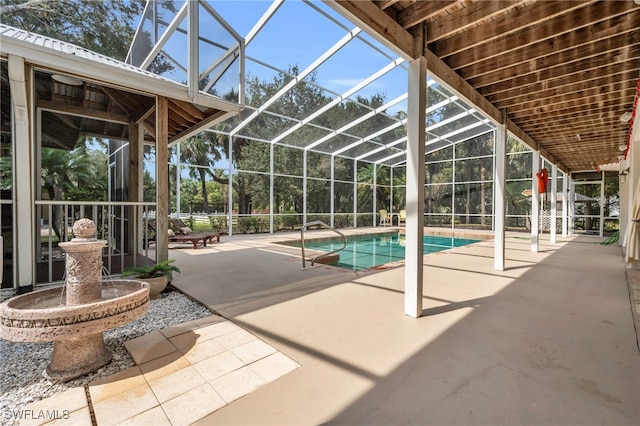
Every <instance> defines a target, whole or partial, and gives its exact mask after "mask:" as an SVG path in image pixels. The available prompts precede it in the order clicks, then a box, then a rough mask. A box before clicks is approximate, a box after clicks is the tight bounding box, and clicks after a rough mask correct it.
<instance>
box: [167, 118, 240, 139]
mask: <svg viewBox="0 0 640 426" xmlns="http://www.w3.org/2000/svg"><path fill="white" fill-rule="evenodd" d="M232 115H233V114H231V113H229V112H226V111H218V110H211V111H210V113H209V115H208V116H207V117H206V118H205V119H204V120H202V121H200V122H199V123H197V124H196V125H194V126H191V127H189V128H187V129H184V130H183V131H181V132H179V133H177V134H175V135H173V137H171V138H170V139H169V146H171V145H174V144H176V143H178V142H180V141H182V140H185V139H186V138H188V137H191V136H193V135H195V134H197V133H200V132H202V131H204V130H205V129H207V128H209V127H211V126H213V125H215V124H217V123H220V122H222V121H224V120H226V119H227V118H228V117H231V116H232Z"/></svg>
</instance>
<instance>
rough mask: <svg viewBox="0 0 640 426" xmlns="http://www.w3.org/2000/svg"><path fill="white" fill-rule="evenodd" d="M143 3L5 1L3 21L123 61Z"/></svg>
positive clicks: (141, 0)
mask: <svg viewBox="0 0 640 426" xmlns="http://www.w3.org/2000/svg"><path fill="white" fill-rule="evenodd" d="M144 5H145V1H144V0H100V1H95V0H27V1H25V0H3V2H2V5H1V6H0V21H1V22H2V23H3V24H7V25H11V26H14V27H17V28H21V29H23V30H26V31H32V32H35V33H38V34H42V35H44V36H47V37H52V38H56V39H59V40H64V41H67V42H70V43H73V44H77V45H79V46H82V47H84V48H86V49H89V50H92V51H94V52H97V53H102V54H104V55H107V56H109V57H112V58H115V59H118V60H124V59H125V58H126V56H127V52H128V50H129V45H130V44H131V40H132V39H133V34H134V32H135V24H136V21H137V19H138V17H139V16H140V15H141V13H142V10H143V9H144Z"/></svg>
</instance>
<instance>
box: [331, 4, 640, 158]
mask: <svg viewBox="0 0 640 426" xmlns="http://www.w3.org/2000/svg"><path fill="white" fill-rule="evenodd" d="M636 1H638V0H636ZM333 3H334V4H333V6H334V7H336V8H337V9H338V10H340V11H341V12H343V13H345V14H347V15H348V16H350V17H351V18H352V19H353V20H354V21H355V22H357V23H359V24H360V25H362V26H364V27H365V28H367V27H368V28H369V29H371V30H373V31H375V32H377V33H378V34H379V35H380V36H381V37H382V38H384V39H385V40H386V42H387V43H388V44H392V45H394V46H395V47H397V48H398V49H400V51H401V52H404V53H405V54H406V55H407V56H409V57H411V58H416V57H418V56H420V55H421V54H423V55H425V56H426V59H427V67H428V69H429V70H430V71H431V72H433V73H434V74H435V75H436V76H437V77H438V78H440V79H441V80H442V81H443V82H444V83H446V84H448V85H450V86H452V87H453V88H454V89H455V90H456V91H458V92H460V93H461V94H462V95H463V96H465V97H467V98H468V99H469V100H470V101H471V102H473V103H474V104H476V105H477V106H479V107H480V108H482V109H483V110H484V111H485V112H487V113H488V114H489V115H490V116H491V118H494V119H496V120H497V121H500V119H501V117H502V112H501V111H504V110H506V111H507V114H508V118H509V120H510V122H509V123H508V127H509V130H510V131H511V132H512V133H514V134H516V136H518V137H520V138H522V139H524V141H525V142H527V143H528V144H529V145H531V146H532V147H534V148H537V149H539V150H540V151H541V153H542V154H543V155H544V156H545V157H547V158H548V159H549V160H551V161H552V162H555V163H557V164H558V166H559V167H560V168H561V169H562V170H564V171H582V170H594V169H595V168H596V166H598V165H602V164H606V163H611V162H616V161H618V156H619V155H620V153H621V152H620V150H619V147H620V145H623V144H626V143H627V140H628V133H629V122H622V121H621V119H620V117H621V116H622V115H623V114H624V113H626V112H628V113H631V112H632V110H633V105H634V98H635V96H636V92H637V87H638V79H639V77H640V74H639V70H640V5H639V4H636V3H635V2H634V0H608V1H548V0H545V1H536V0H520V1H504V0H492V1H489V0H453V1H440V0H426V1H416V0H374V1H370V0H366V1H360V0H357V1H343V0H338V1H336V2H333ZM638 3H640V1H638Z"/></svg>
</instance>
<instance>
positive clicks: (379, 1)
mask: <svg viewBox="0 0 640 426" xmlns="http://www.w3.org/2000/svg"><path fill="white" fill-rule="evenodd" d="M399 1H400V0H375V1H374V3H375V5H376V6H378V7H379V8H380V9H382V10H385V9H387V8H390V7H391V6H393V5H394V4H396V3H398V2H399Z"/></svg>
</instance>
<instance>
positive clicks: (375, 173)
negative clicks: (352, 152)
mask: <svg viewBox="0 0 640 426" xmlns="http://www.w3.org/2000/svg"><path fill="white" fill-rule="evenodd" d="M372 165H373V197H372V199H373V203H372V204H373V206H372V210H373V211H372V212H371V213H373V226H376V213H377V212H378V210H377V207H378V166H377V165H376V164H375V163H373V164H372Z"/></svg>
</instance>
